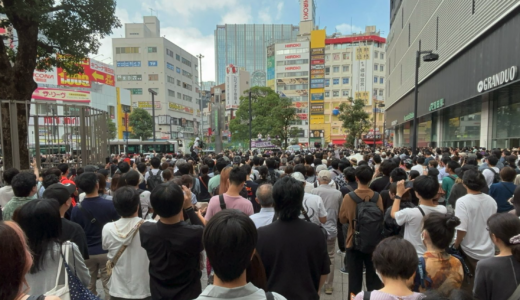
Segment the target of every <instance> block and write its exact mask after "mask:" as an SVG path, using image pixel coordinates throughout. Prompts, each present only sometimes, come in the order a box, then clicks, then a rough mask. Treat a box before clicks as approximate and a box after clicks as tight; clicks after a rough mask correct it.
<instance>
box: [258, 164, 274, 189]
mask: <svg viewBox="0 0 520 300" xmlns="http://www.w3.org/2000/svg"><path fill="white" fill-rule="evenodd" d="M258 177H259V178H258V179H257V180H256V181H255V183H256V184H258V185H262V184H266V183H271V181H270V180H269V169H268V168H267V167H266V166H261V167H260V168H258Z"/></svg>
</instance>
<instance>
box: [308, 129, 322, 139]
mask: <svg viewBox="0 0 520 300" xmlns="http://www.w3.org/2000/svg"><path fill="white" fill-rule="evenodd" d="M311 137H312V138H322V137H324V132H323V130H311Z"/></svg>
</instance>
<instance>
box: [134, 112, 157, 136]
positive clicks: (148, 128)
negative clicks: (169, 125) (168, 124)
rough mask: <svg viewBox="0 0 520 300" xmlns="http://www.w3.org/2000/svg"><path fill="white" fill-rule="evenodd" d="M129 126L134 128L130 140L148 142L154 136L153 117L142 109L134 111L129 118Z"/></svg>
mask: <svg viewBox="0 0 520 300" xmlns="http://www.w3.org/2000/svg"><path fill="white" fill-rule="evenodd" d="M128 125H130V126H131V127H132V132H131V133H130V138H132V139H141V140H147V139H149V138H150V137H151V136H152V135H153V132H152V130H153V119H152V116H151V115H150V114H149V113H148V112H147V111H146V110H144V109H142V108H134V109H132V113H131V114H130V115H129V116H128Z"/></svg>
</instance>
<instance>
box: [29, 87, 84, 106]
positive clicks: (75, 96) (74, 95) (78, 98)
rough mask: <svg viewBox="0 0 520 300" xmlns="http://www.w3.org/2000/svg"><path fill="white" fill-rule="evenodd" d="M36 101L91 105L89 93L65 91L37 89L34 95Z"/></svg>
mask: <svg viewBox="0 0 520 300" xmlns="http://www.w3.org/2000/svg"><path fill="white" fill-rule="evenodd" d="M32 99H34V100H48V101H56V100H59V101H63V102H81V103H90V92H89V91H74V90H65V89H49V88H42V87H41V88H37V89H36V90H35V91H34V92H33V94H32Z"/></svg>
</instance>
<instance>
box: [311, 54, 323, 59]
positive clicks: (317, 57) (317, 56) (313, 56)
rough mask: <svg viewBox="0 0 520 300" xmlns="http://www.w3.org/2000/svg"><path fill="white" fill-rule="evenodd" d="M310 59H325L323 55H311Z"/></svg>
mask: <svg viewBox="0 0 520 300" xmlns="http://www.w3.org/2000/svg"><path fill="white" fill-rule="evenodd" d="M311 59H325V55H323V54H322V55H312V56H311Z"/></svg>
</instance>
